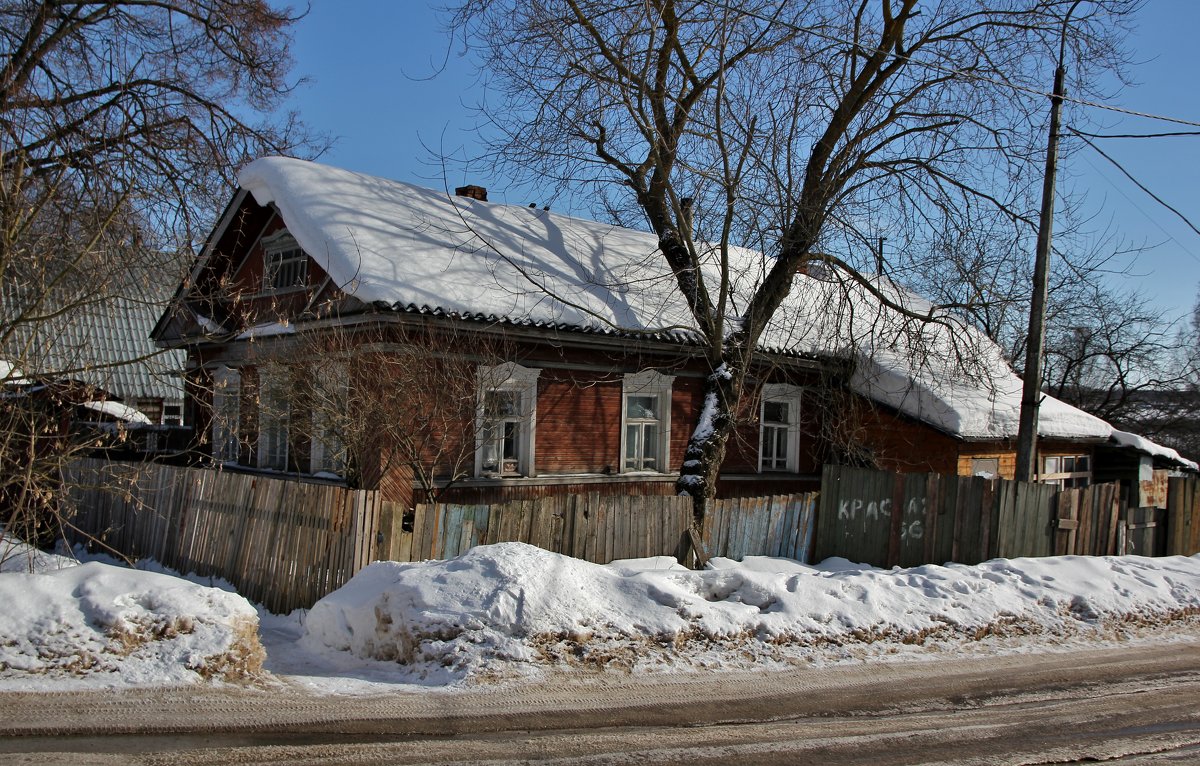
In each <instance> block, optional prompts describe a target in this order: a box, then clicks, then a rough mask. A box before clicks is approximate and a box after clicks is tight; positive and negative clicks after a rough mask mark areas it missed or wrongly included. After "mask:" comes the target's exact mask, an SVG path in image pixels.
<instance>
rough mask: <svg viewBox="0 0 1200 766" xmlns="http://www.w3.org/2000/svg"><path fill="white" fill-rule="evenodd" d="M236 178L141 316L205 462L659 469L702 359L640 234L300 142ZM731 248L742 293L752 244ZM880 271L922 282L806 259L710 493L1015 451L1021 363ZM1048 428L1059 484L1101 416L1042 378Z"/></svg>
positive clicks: (324, 467)
mask: <svg viewBox="0 0 1200 766" xmlns="http://www.w3.org/2000/svg"><path fill="white" fill-rule="evenodd" d="M239 181H240V188H239V190H238V191H237V193H236V194H235V195H234V197H233V200H232V201H231V202H230V204H229V206H228V208H227V209H226V210H225V212H224V214H223V215H222V217H221V219H220V221H219V222H218V224H217V226H216V228H215V230H214V231H213V233H212V235H211V237H210V238H209V240H208V242H207V243H206V245H205V247H204V249H203V251H202V252H201V253H200V254H199V256H198V258H197V261H196V263H195V265H194V267H193V269H192V271H191V273H190V275H189V276H188V278H187V279H186V280H185V282H184V283H183V284H182V285H181V286H180V288H179V290H178V292H177V294H176V297H175V300H174V302H173V304H172V307H171V308H170V309H169V310H168V311H167V312H166V313H165V314H164V315H163V317H162V318H161V319H160V320H159V322H158V324H157V326H156V327H155V328H154V331H153V337H154V339H155V340H156V342H157V343H158V344H159V345H160V346H163V347H167V348H173V349H183V350H186V352H187V364H186V368H187V374H186V378H187V394H188V400H187V401H188V405H187V406H188V410H189V413H188V417H189V421H190V422H192V423H195V424H196V433H197V435H198V437H199V439H200V442H201V445H200V446H201V447H202V449H204V450H205V451H206V452H207V453H208V454H210V455H211V456H212V459H213V460H214V461H216V462H218V463H223V464H226V465H229V466H231V467H238V468H240V469H244V470H259V471H267V472H281V473H289V474H295V475H298V476H307V477H310V478H312V479H314V480H329V481H346V480H348V481H350V482H352V483H357V484H360V485H363V486H369V487H378V488H380V489H382V490H384V492H385V493H386V495H387V496H388V497H389V498H390V499H394V500H398V501H403V502H413V501H416V500H420V499H423V497H428V496H429V495H438V496H440V497H442V498H443V499H456V500H463V501H467V500H472V501H484V500H493V499H518V498H522V497H533V496H539V495H544V494H549V493H564V492H600V493H626V494H652V493H670V492H673V491H674V479H675V476H676V471H677V469H678V466H679V464H680V461H681V459H682V454H683V450H684V447H685V445H686V443H687V440H688V437H689V435H690V432H691V429H692V428H693V424H694V420H695V413H696V412H698V410H699V406H700V397H701V391H702V383H703V380H704V377H705V376H707V375H710V374H712V370H710V369H708V367H707V364H706V362H705V358H704V356H703V355H702V354H701V353H699V348H698V346H697V343H696V337H697V336H696V334H695V333H694V332H692V330H691V328H692V325H693V323H692V321H691V320H690V318H689V316H688V313H687V311H686V308H685V307H684V306H683V305H682V303H681V301H680V299H679V298H678V297H677V296H676V294H675V289H674V277H673V275H672V274H671V273H669V272H668V271H665V265H664V263H663V259H662V258H661V257H659V256H658V255H657V244H656V241H655V238H654V237H653V236H652V235H649V234H647V233H644V232H639V231H633V230H630V229H624V228H620V227H615V226H610V225H605V224H600V223H596V222H592V221H586V220H581V219H576V218H572V217H569V216H564V215H560V214H557V213H552V212H550V211H548V210H543V209H536V208H533V207H519V206H511V205H505V204H499V203H496V202H489V201H488V200H487V193H486V191H485V190H484V189H482V188H480V187H476V186H467V187H462V188H459V189H457V190H456V193H455V194H449V193H444V192H441V191H435V190H431V189H425V188H421V187H417V186H412V185H409V184H403V183H398V182H393V181H388V180H384V179H380V178H374V177H371V176H366V175H361V174H357V173H351V172H347V171H343V170H339V169H335V168H331V167H328V166H323V165H320V164H316V163H312V162H305V161H300V160H292V159H283V158H266V159H262V160H258V161H256V162H254V163H252V164H250V165H249V166H247V167H246V168H245V169H244V170H243V171H242V173H241V174H240V177H239ZM734 256H735V257H736V258H737V259H739V260H738V262H737V264H736V265H737V269H736V275H737V276H736V278H735V279H736V281H738V282H739V284H735V301H734V303H735V304H736V293H737V290H739V289H746V288H749V287H752V286H753V284H754V283H755V281H756V278H757V277H760V276H761V274H762V273H763V270H764V268H765V263H766V259H765V258H764V256H762V255H760V254H757V253H752V252H749V251H740V250H739V251H736V252H735V253H734ZM740 283H744V284H740ZM880 293H886V294H887V295H889V296H890V298H891V300H892V301H894V302H907V303H909V304H911V305H913V306H914V307H920V305H922V304H921V301H920V299H919V298H917V297H916V296H912V295H911V294H909V293H907V292H906V291H904V290H902V289H901V288H898V287H896V286H895V285H892V284H891V283H890V282H887V281H886V280H879V281H878V282H877V284H876V285H875V286H874V287H873V288H872V289H864V286H863V285H860V284H856V283H852V282H848V281H846V280H844V279H841V278H840V275H838V274H836V273H822V274H798V275H796V277H795V282H794V286H793V292H792V295H791V296H790V297H789V299H788V301H787V303H786V304H785V306H784V307H783V310H781V311H780V312H779V315H778V317H777V318H776V322H775V323H774V324H773V325H772V327H770V328H768V330H767V331H766V332H764V334H763V349H762V354H761V355H760V362H759V367H758V368H757V369H756V370H755V371H754V372H755V374H754V376H753V382H752V385H753V390H751V391H749V392H747V393H748V396H747V397H746V404H745V407H744V412H743V413H741V415H740V418H741V425H740V426H739V428H738V430H737V433H736V435H735V438H734V439H732V441H731V444H730V449H729V452H728V455H727V459H726V461H725V463H724V465H723V469H722V478H721V482H720V487H719V492H720V493H721V494H723V495H750V494H767V493H777V492H790V491H795V490H800V489H809V488H814V487H815V486H816V485H817V483H818V478H819V475H820V467H821V465H822V464H823V463H824V462H825V461H826V460H830V459H834V460H862V461H865V462H872V463H875V464H878V465H881V466H884V467H889V468H902V469H907V470H939V471H947V472H957V473H989V472H990V473H993V474H999V475H1004V474H1006V473H1007V472H1008V471H1009V467H1008V466H1009V463H1010V461H1011V456H1012V452H1013V447H1012V442H1013V439H1014V437H1015V432H1016V411H1017V408H1018V405H1017V403H1016V402H1017V401H1019V388H1020V383H1019V380H1017V378H1016V376H1015V375H1013V374H1012V371H1011V369H1010V368H1009V367H1008V365H1007V363H1006V362H1005V361H1004V360H1003V359H1001V358H1000V357H999V352H998V350H997V349H996V348H995V346H994V345H993V344H991V343H990V342H987V341H986V339H983V338H982V337H981V336H980V335H979V334H978V333H976V332H973V331H971V330H970V329H969V328H966V327H963V326H962V325H961V323H956V322H954V321H952V320H950V321H944V322H942V323H937V324H934V325H930V326H928V327H926V326H924V325H921V326H918V325H917V324H915V323H913V322H912V321H911V320H910V319H906V318H904V317H901V316H898V315H895V316H893V315H892V313H890V312H889V310H888V309H886V308H885V307H884V305H883V304H882V303H880V302H879V301H878V300H877V297H878V294H880ZM734 310H736V308H735V309H734ZM1014 392H1015V393H1014ZM1014 396H1015V397H1018V398H1016V399H1014ZM1041 430H1042V435H1043V437H1044V438H1045V439H1047V440H1048V441H1047V442H1046V444H1047V448H1046V449H1045V450H1044V460H1047V461H1050V460H1051V459H1052V458H1057V459H1058V462H1057V463H1054V466H1055V467H1056V468H1058V469H1061V470H1057V471H1055V472H1053V473H1054V475H1053V476H1052V477H1049V478H1053V479H1054V480H1061V481H1063V482H1064V484H1070V483H1073V482H1074V481H1075V480H1076V479H1080V480H1082V479H1084V478H1085V475H1086V477H1088V478H1090V470H1091V469H1090V463H1089V461H1090V460H1091V459H1092V454H1093V449H1094V447H1095V445H1098V444H1103V443H1105V442H1107V440H1108V439H1109V438H1110V435H1111V432H1112V428H1111V427H1110V426H1108V424H1106V423H1104V422H1103V421H1100V420H1098V419H1096V418H1093V417H1091V416H1089V415H1086V414H1085V413H1082V412H1080V411H1078V410H1075V409H1074V408H1071V407H1068V406H1067V405H1064V404H1062V403H1058V402H1053V400H1049V402H1048V405H1047V406H1046V407H1044V409H1043V415H1042V426H1041ZM1046 465H1047V466H1048V468H1049V467H1050V465H1051V463H1049V462H1048V463H1046ZM1067 469H1069V470H1067Z"/></svg>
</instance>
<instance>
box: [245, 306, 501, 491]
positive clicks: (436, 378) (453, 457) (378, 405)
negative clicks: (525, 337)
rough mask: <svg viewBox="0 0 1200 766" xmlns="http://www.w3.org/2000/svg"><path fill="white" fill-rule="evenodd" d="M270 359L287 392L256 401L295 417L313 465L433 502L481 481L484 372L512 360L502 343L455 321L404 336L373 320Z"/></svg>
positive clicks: (329, 331)
mask: <svg viewBox="0 0 1200 766" xmlns="http://www.w3.org/2000/svg"><path fill="white" fill-rule="evenodd" d="M252 356H253V354H252ZM264 358H265V359H268V360H269V362H268V365H270V366H272V367H274V372H275V374H276V375H277V376H279V377H282V379H283V381H284V386H285V387H286V395H285V396H283V397H278V398H277V399H276V401H275V402H270V401H266V400H264V399H263V397H262V395H261V386H260V392H259V394H258V396H257V400H256V401H255V402H254V404H255V405H256V406H257V407H259V408H260V411H261V410H262V409H263V408H268V409H269V408H270V407H271V406H275V407H277V408H280V411H279V412H276V413H274V414H275V415H276V416H279V415H285V416H287V417H289V424H288V432H289V433H288V436H289V438H290V439H291V441H292V442H293V444H294V445H295V446H298V447H300V448H301V449H300V450H299V452H300V453H301V454H302V455H303V457H304V458H306V462H307V463H308V465H307V466H306V468H307V469H312V470H317V471H318V472H319V471H328V472H330V473H332V474H336V475H338V476H339V477H340V478H342V479H343V480H345V481H346V483H347V484H348V485H350V486H352V487H361V486H365V485H371V486H375V485H378V484H380V483H381V482H392V481H398V482H402V483H403V484H404V485H405V488H407V487H414V488H415V489H416V490H417V493H418V497H417V501H418V502H433V501H435V500H436V499H437V498H438V497H439V496H440V495H441V494H442V493H443V492H444V491H445V490H446V489H448V488H450V487H452V486H453V485H454V484H456V483H457V482H459V481H461V480H463V479H465V478H468V477H470V476H473V475H474V471H475V452H476V443H477V436H478V434H477V429H478V428H479V421H480V420H481V419H480V418H477V414H478V408H479V407H480V406H481V405H482V404H483V403H482V402H480V401H479V391H480V385H479V375H478V370H480V369H481V368H482V369H487V368H490V367H493V366H495V365H497V364H499V363H500V362H501V361H502V360H503V359H505V358H506V355H505V353H504V343H503V341H502V340H500V339H496V338H491V337H489V336H488V335H486V334H485V333H481V332H471V331H465V330H463V329H462V328H456V327H455V326H454V325H453V324H452V323H450V322H446V323H443V324H416V325H413V326H411V327H406V328H405V329H403V330H397V328H395V327H389V326H387V325H380V324H372V323H371V322H369V321H368V322H364V323H362V324H360V325H357V326H345V327H333V328H321V329H316V330H314V331H312V332H311V333H304V334H302V336H301V337H300V338H299V339H298V340H297V341H296V343H294V344H293V345H292V347H291V350H290V352H289V353H288V354H286V355H280V354H278V353H271V354H269V355H268V356H266V357H264ZM260 379H261V371H260ZM491 382H492V383H493V384H500V383H503V381H491ZM293 415H294V417H292V416H293ZM260 428H261V423H260ZM306 472H309V471H306Z"/></svg>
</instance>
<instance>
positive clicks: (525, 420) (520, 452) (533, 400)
mask: <svg viewBox="0 0 1200 766" xmlns="http://www.w3.org/2000/svg"><path fill="white" fill-rule="evenodd" d="M541 373H542V371H541V370H540V369H537V368H531V367H523V366H521V365H519V364H517V363H516V362H505V363H504V364H499V365H496V366H495V367H481V368H480V369H479V373H478V382H479V396H478V398H477V401H476V404H475V477H476V478H505V477H519V476H535V475H536V469H535V465H534V456H535V454H536V449H535V447H536V439H535V437H536V434H537V381H538V376H539V375H541ZM501 392H503V393H514V394H517V396H518V401H519V412H518V413H517V415H516V416H515V418H512V419H506V420H511V422H513V423H514V424H515V425H516V426H517V428H518V433H517V465H516V470H515V471H507V472H506V471H504V470H503V465H501V466H500V470H485V469H484V462H485V456H486V452H487V448H488V446H489V445H488V441H489V440H488V433H489V431H490V428H489V423H488V412H487V399H488V394H490V393H501ZM498 438H499V439H502V438H503V437H502V436H501V437H498ZM497 443H499V442H497ZM492 446H495V445H492ZM502 449H503V448H502V447H501V448H500V451H502ZM500 462H501V463H503V457H501V458H500Z"/></svg>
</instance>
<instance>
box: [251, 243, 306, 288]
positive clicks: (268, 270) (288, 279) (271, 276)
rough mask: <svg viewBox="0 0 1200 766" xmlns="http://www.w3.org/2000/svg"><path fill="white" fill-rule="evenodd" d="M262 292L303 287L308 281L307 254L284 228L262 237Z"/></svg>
mask: <svg viewBox="0 0 1200 766" xmlns="http://www.w3.org/2000/svg"><path fill="white" fill-rule="evenodd" d="M262 245H263V292H278V291H280V290H292V289H295V288H301V287H304V286H305V285H306V284H307V282H308V255H307V254H305V252H304V251H303V250H302V249H301V248H300V245H299V243H298V242H296V238H295V237H293V236H292V235H291V234H289V233H288V232H287V231H286V230H284V231H280V232H277V233H275V234H273V235H271V236H270V237H265V238H263V241H262Z"/></svg>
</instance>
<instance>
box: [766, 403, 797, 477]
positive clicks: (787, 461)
mask: <svg viewBox="0 0 1200 766" xmlns="http://www.w3.org/2000/svg"><path fill="white" fill-rule="evenodd" d="M800 394H801V389H800V387H799V386H794V385H791V384H789V383H767V384H766V385H764V386H763V387H762V394H761V396H760V401H759V405H758V471H759V473H796V472H798V471H799V470H800V404H801V395H800ZM768 402H776V403H780V404H786V405H787V408H788V420H787V422H786V423H780V422H770V423H768V421H767V418H766V414H767V403H768ZM768 429H771V430H773V431H778V430H785V432H786V441H785V442H784V447H785V449H786V450H787V452H786V455H785V456H784V461H783V466H782V467H781V466H779V465H772V466H768V465H766V456H765V455H764V454H763V446H764V444H765V441H764V439H765V437H766V433H767V430H768Z"/></svg>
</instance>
